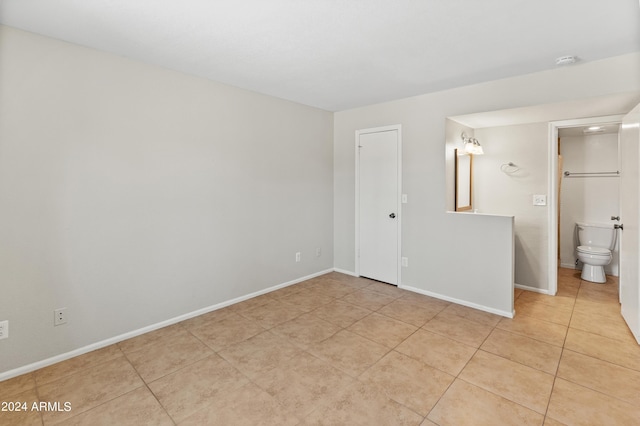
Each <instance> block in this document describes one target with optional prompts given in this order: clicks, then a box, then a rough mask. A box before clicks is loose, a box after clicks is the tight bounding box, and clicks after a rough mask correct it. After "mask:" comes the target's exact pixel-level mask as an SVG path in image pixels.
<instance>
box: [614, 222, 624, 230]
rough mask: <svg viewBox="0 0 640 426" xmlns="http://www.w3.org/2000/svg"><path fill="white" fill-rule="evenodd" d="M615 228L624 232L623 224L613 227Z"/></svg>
mask: <svg viewBox="0 0 640 426" xmlns="http://www.w3.org/2000/svg"><path fill="white" fill-rule="evenodd" d="M613 227H614V228H615V229H619V230H621V231H622V230H624V228H623V227H622V224H620V225H618V224H617V223H616V224H615V225H613Z"/></svg>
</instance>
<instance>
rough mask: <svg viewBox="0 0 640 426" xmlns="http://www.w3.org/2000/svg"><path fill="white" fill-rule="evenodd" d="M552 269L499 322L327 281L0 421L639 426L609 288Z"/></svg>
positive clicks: (109, 355)
mask: <svg viewBox="0 0 640 426" xmlns="http://www.w3.org/2000/svg"><path fill="white" fill-rule="evenodd" d="M558 274H559V275H558V276H559V278H558V282H559V292H558V295H557V296H556V297H550V296H545V295H542V294H538V293H532V292H528V291H522V290H518V289H516V290H515V309H516V316H515V318H513V319H507V318H503V317H500V316H496V315H492V314H489V313H485V312H481V311H477V310H474V309H470V308H466V307H463V306H460V305H455V304H451V303H448V302H444V301H441V300H437V299H434V298H430V297H427V296H422V295H418V294H415V293H411V292H407V291H404V290H401V289H398V288H396V287H393V286H389V285H385V284H381V283H378V282H375V281H370V280H367V279H361V278H354V277H350V276H347V275H342V274H338V273H330V274H327V275H323V276H321V277H318V278H314V279H311V280H308V281H305V282H302V283H299V284H296V285H294V286H291V287H287V288H284V289H281V290H278V291H275V292H272V293H269V294H267V295H263V296H259V297H256V298H253V299H250V300H247V301H245V302H242V303H238V304H236V305H233V306H230V307H227V308H224V309H220V310H218V311H214V312H211V313H208V314H205V315H201V316H199V317H196V318H193V319H190V320H187V321H184V322H182V323H178V324H175V325H172V326H170V327H166V328H163V329H160V330H157V331H153V332H150V333H147V334H144V335H141V336H138V337H135V338H133V339H130V340H127V341H123V342H120V343H118V344H116V345H112V346H109V347H106V348H103V349H100V350H97V351H94V352H90V353H87V354H85V355H81V356H78V357H76V358H73V359H70V360H67V361H64V362H60V363H58V364H55V365H52V366H49V367H46V368H43V369H41V370H38V371H35V372H33V373H30V374H25V375H23V376H20V377H16V378H14V379H10V380H6V381H4V382H0V401H6V402H26V403H27V405H28V407H29V408H30V407H31V404H32V403H33V402H34V401H35V402H39V401H43V402H59V403H60V406H61V408H63V409H62V410H61V411H41V412H40V411H32V410H30V409H29V410H27V411H25V412H0V424H2V425H11V424H25V425H31V424H33V425H42V424H45V425H49V424H63V425H126V424H131V425H145V424H147V425H165V424H166V425H173V424H179V425H183V424H184V425H245V424H246V425H313V424H327V425H492V426H494V425H543V424H544V425H547V426H550V425H563V424H565V425H574V424H576V425H637V424H640V346H639V345H638V344H637V343H636V342H635V341H634V339H633V337H632V335H631V333H630V332H629V330H628V329H627V328H626V325H625V323H624V321H623V320H622V318H621V316H620V305H619V304H618V288H617V287H618V286H617V282H616V280H615V279H610V280H609V281H608V282H607V283H606V284H603V285H599V284H593V283H588V282H585V281H581V280H580V275H579V273H578V272H577V271H574V270H569V269H560V270H559V272H558ZM65 402H68V403H70V406H71V409H70V411H64V403H65Z"/></svg>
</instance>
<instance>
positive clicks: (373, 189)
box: [356, 128, 400, 285]
mask: <svg viewBox="0 0 640 426" xmlns="http://www.w3.org/2000/svg"><path fill="white" fill-rule="evenodd" d="M373 130H375V129H373ZM399 133H400V132H399V129H398V128H392V129H389V130H382V131H360V132H358V135H357V136H358V138H357V141H356V142H357V148H356V149H357V156H358V167H357V169H358V230H359V232H358V241H357V249H358V253H356V254H357V255H358V262H357V265H358V274H359V275H360V276H363V277H367V278H372V279H375V280H378V281H383V282H386V283H390V284H395V285H397V284H398V283H399V264H398V260H399V238H398V236H399V232H400V211H399V206H400V204H399V183H400V176H399V158H400V152H399V146H400V139H399V138H400V134H399Z"/></svg>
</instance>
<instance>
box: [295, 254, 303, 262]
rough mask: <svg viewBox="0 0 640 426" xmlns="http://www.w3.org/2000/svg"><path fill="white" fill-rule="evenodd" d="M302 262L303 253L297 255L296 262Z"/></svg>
mask: <svg viewBox="0 0 640 426" xmlns="http://www.w3.org/2000/svg"><path fill="white" fill-rule="evenodd" d="M301 260H302V253H300V252H297V253H296V262H300V261H301Z"/></svg>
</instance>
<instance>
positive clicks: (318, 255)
mask: <svg viewBox="0 0 640 426" xmlns="http://www.w3.org/2000/svg"><path fill="white" fill-rule="evenodd" d="M320 256H322V250H321V249H320V247H318V248H317V249H316V257H320Z"/></svg>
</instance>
